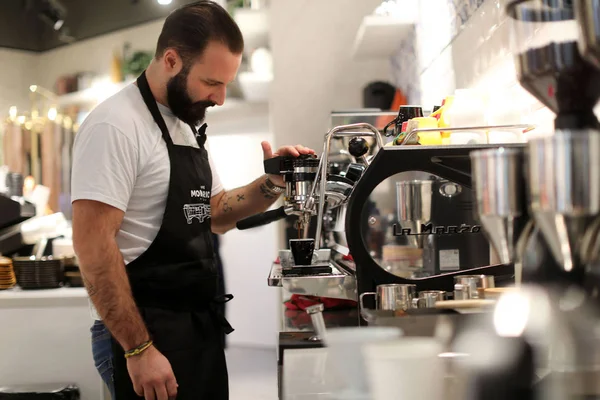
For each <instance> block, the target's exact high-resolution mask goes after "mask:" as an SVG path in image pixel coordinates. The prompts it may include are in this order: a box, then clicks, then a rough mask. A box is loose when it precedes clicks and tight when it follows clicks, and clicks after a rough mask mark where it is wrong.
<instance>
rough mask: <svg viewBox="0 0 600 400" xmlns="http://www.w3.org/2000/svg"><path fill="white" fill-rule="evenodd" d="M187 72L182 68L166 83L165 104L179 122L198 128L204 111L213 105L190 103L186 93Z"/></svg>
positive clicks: (202, 102) (199, 102)
mask: <svg viewBox="0 0 600 400" xmlns="http://www.w3.org/2000/svg"><path fill="white" fill-rule="evenodd" d="M188 72H189V70H188V69H187V68H183V69H182V70H181V71H180V72H179V73H178V74H177V75H175V76H174V77H173V78H171V79H170V80H169V82H168V83H167V102H168V103H169V108H170V109H171V112H172V113H173V114H174V115H175V116H176V117H177V118H179V119H180V120H182V121H183V122H185V123H186V124H188V125H191V126H198V125H199V124H200V122H202V121H203V120H204V117H205V115H206V109H207V108H208V107H212V106H214V105H215V103H213V102H212V101H210V100H201V101H197V102H195V103H193V102H192V99H191V98H190V95H189V94H188V91H187V83H186V82H187V75H188Z"/></svg>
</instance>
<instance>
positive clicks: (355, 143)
mask: <svg viewBox="0 0 600 400" xmlns="http://www.w3.org/2000/svg"><path fill="white" fill-rule="evenodd" d="M368 151H369V145H368V144H367V141H366V140H365V139H363V138H361V137H355V138H352V139H350V143H349V144H348V152H349V153H350V154H352V156H353V157H355V158H360V157H362V156H364V155H365V154H367V152H368Z"/></svg>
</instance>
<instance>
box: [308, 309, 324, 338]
mask: <svg viewBox="0 0 600 400" xmlns="http://www.w3.org/2000/svg"><path fill="white" fill-rule="evenodd" d="M324 309H325V306H324V305H323V304H315V305H314V306H310V307H307V308H306V313H307V314H308V315H310V319H311V320H312V324H313V328H314V329H315V335H314V336H311V337H310V338H309V340H311V341H319V340H323V338H324V337H325V320H324V319H323V310H324Z"/></svg>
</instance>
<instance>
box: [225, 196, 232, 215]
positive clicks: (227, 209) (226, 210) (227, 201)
mask: <svg viewBox="0 0 600 400" xmlns="http://www.w3.org/2000/svg"><path fill="white" fill-rule="evenodd" d="M229 200H231V196H229V197H226V198H225V200H223V212H229V211H231V210H233V208H231V206H230V205H229Z"/></svg>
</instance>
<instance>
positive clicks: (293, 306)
mask: <svg viewBox="0 0 600 400" xmlns="http://www.w3.org/2000/svg"><path fill="white" fill-rule="evenodd" d="M284 304H285V307H286V308H287V309H288V310H306V309H307V308H308V307H310V306H314V305H315V304H323V306H324V307H325V310H341V309H348V308H356V307H357V303H356V302H355V301H352V300H343V299H332V298H329V297H317V296H302V295H299V294H294V295H292V297H291V298H290V299H289V300H288V301H286V302H285V303H284Z"/></svg>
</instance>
